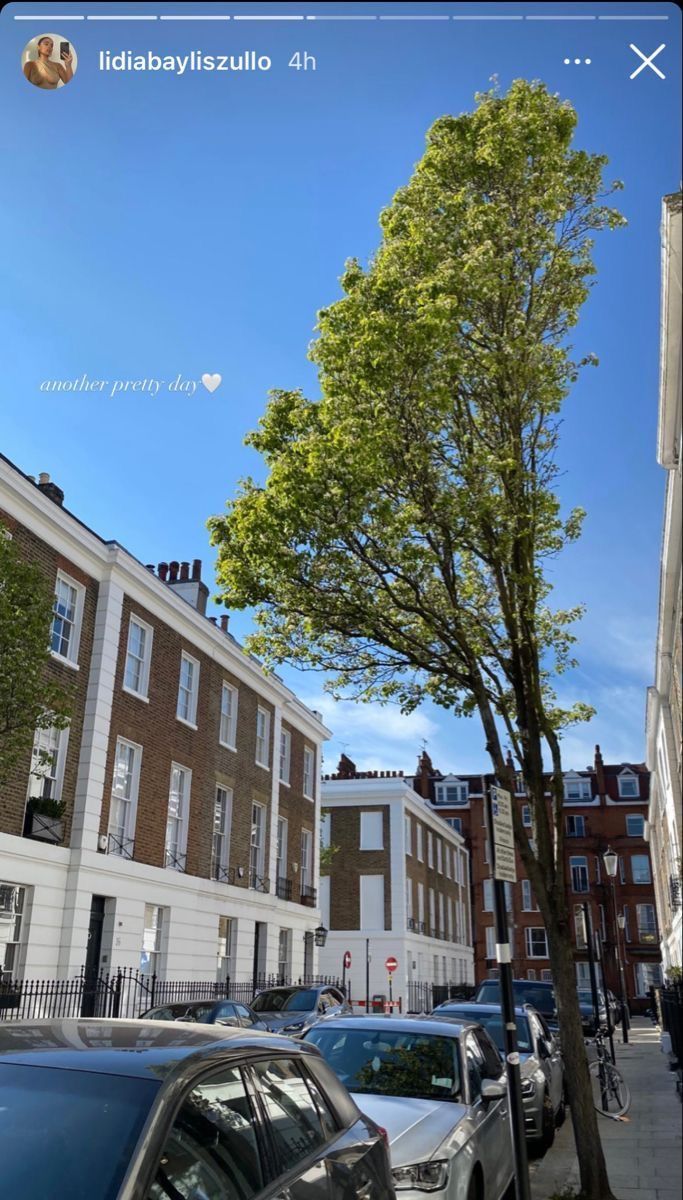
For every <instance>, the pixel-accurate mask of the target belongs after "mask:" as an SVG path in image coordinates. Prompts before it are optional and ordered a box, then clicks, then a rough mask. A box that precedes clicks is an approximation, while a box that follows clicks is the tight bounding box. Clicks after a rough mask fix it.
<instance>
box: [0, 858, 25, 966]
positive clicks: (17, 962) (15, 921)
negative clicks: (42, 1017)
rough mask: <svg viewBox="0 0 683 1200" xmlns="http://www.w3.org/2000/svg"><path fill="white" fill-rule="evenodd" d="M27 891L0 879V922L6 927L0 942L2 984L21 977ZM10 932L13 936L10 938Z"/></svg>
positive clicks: (20, 885) (20, 886) (21, 886)
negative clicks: (4, 981)
mask: <svg viewBox="0 0 683 1200" xmlns="http://www.w3.org/2000/svg"><path fill="white" fill-rule="evenodd" d="M26 890H27V889H26V888H25V887H24V886H23V885H22V884H19V883H10V881H9V880H8V879H0V920H2V923H3V924H4V925H5V930H4V933H3V940H2V942H0V983H2V982H3V980H4V979H19V978H20V977H21V972H22V968H23V958H24V953H23V950H24V937H25V933H26V924H25V922H24V916H25V913H26ZM8 926H9V928H8ZM10 932H11V936H8V935H9V934H10Z"/></svg>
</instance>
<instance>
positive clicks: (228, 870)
mask: <svg viewBox="0 0 683 1200" xmlns="http://www.w3.org/2000/svg"><path fill="white" fill-rule="evenodd" d="M211 878H212V879H215V880H216V882H217V883H234V882H235V868H234V867H224V866H223V865H222V864H221V863H218V862H213V863H211Z"/></svg>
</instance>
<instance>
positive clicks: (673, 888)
mask: <svg viewBox="0 0 683 1200" xmlns="http://www.w3.org/2000/svg"><path fill="white" fill-rule="evenodd" d="M669 897H670V900H671V907H672V909H673V911H674V912H676V909H678V908H680V907H681V878H680V875H670V876H669Z"/></svg>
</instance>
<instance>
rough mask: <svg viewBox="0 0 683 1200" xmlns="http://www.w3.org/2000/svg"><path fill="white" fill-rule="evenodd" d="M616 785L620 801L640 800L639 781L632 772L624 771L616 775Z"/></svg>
mask: <svg viewBox="0 0 683 1200" xmlns="http://www.w3.org/2000/svg"><path fill="white" fill-rule="evenodd" d="M617 784H618V787H619V799H620V800H639V799H640V780H639V779H638V776H637V775H636V774H635V773H634V772H633V771H624V773H623V774H622V775H618V776H617ZM627 785H628V787H627Z"/></svg>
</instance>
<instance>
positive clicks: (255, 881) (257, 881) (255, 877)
mask: <svg viewBox="0 0 683 1200" xmlns="http://www.w3.org/2000/svg"><path fill="white" fill-rule="evenodd" d="M249 887H250V888H252V890H253V891H255V892H269V891H270V880H269V879H267V878H266V876H265V875H259V874H257V872H256V871H252V872H251V875H250V876H249Z"/></svg>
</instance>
